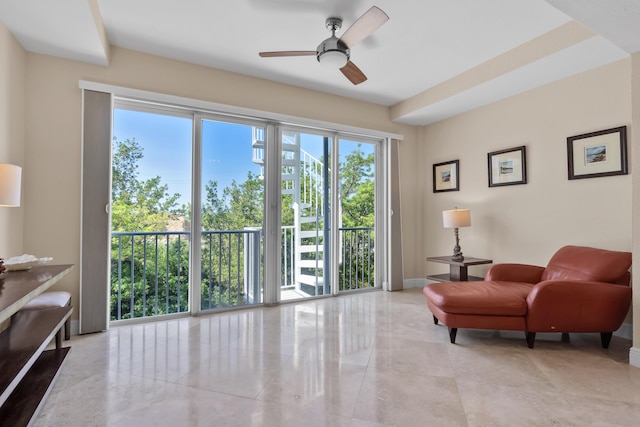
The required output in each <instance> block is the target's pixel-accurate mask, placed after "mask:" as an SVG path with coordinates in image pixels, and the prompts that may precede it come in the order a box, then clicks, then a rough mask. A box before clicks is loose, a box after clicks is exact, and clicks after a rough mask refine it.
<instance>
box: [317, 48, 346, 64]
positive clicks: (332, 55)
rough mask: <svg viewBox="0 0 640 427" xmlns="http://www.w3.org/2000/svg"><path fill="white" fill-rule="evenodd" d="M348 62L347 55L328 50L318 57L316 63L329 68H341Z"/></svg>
mask: <svg viewBox="0 0 640 427" xmlns="http://www.w3.org/2000/svg"><path fill="white" fill-rule="evenodd" d="M348 60H349V58H347V55H345V54H344V53H343V52H340V51H338V50H328V51H326V52H322V53H320V55H319V56H318V62H320V63H321V64H322V65H325V66H327V67H331V68H342V67H344V66H345V65H347V61H348Z"/></svg>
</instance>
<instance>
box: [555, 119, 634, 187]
mask: <svg viewBox="0 0 640 427" xmlns="http://www.w3.org/2000/svg"><path fill="white" fill-rule="evenodd" d="M567 169H568V175H569V179H570V180H571V179H583V178H597V177H602V176H613V175H627V173H628V171H627V127H626V126H619V127H615V128H611V129H605V130H600V131H597V132H590V133H585V134H582V135H576V136H570V137H568V138H567Z"/></svg>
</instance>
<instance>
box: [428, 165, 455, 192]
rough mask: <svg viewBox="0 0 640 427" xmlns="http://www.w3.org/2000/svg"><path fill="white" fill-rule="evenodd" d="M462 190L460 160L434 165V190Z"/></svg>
mask: <svg viewBox="0 0 640 427" xmlns="http://www.w3.org/2000/svg"><path fill="white" fill-rule="evenodd" d="M445 191H460V160H451V161H448V162H442V163H435V164H434V165H433V192H434V193H442V192H445Z"/></svg>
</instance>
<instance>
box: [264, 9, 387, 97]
mask: <svg viewBox="0 0 640 427" xmlns="http://www.w3.org/2000/svg"><path fill="white" fill-rule="evenodd" d="M388 20H389V16H387V14H386V13H384V12H383V11H382V10H381V9H380V8H378V7H376V6H373V7H372V8H371V9H369V10H367V11H366V12H365V13H364V14H363V15H362V16H361V17H360V18H358V19H357V20H356V22H354V23H353V24H352V25H351V27H349V28H348V29H347V30H346V31H345V32H344V34H343V35H342V37H340V38H338V37H336V31H337V30H339V29H340V28H341V27H342V19H340V18H334V17H332V18H328V19H327V21H326V26H327V28H328V29H329V31H331V37H329V38H328V39H326V40H324V41H323V42H322V43H320V44H319V45H318V48H317V49H316V50H287V51H277V52H260V53H259V55H260V56H261V57H263V58H269V57H280V56H312V55H315V56H316V58H317V59H318V62H320V63H321V64H327V65H330V66H335V67H338V68H340V71H342V74H344V75H345V77H346V78H348V79H349V81H351V83H353V84H354V85H357V84H360V83H362V82H364V81H365V80H367V76H365V75H364V73H363V72H362V71H360V68H358V67H356V65H355V64H354V63H353V62H351V61H350V60H349V58H350V57H351V49H352V48H353V47H354V46H355V45H357V44H358V43H360V42H361V41H362V40H364V39H366V38H367V37H369V36H370V35H371V34H373V32H374V31H376V30H377V29H378V28H380V27H381V26H382V24H384V23H385V22H387V21H388Z"/></svg>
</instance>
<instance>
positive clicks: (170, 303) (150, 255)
mask: <svg viewBox="0 0 640 427" xmlns="http://www.w3.org/2000/svg"><path fill="white" fill-rule="evenodd" d="M192 128H193V122H192V118H191V117H190V116H185V115H179V114H176V113H175V112H169V111H164V110H162V109H158V108H150V107H148V106H147V107H145V108H143V107H142V106H138V105H130V104H126V103H125V104H122V108H115V109H114V111H113V141H112V179H111V189H112V191H111V209H110V211H111V301H110V313H111V314H110V319H111V320H124V319H133V318H141V317H149V316H157V315H165V314H174V313H183V312H187V311H189V229H190V218H189V214H190V213H189V205H190V197H191V158H192V153H191V142H192Z"/></svg>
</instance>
